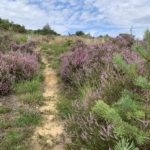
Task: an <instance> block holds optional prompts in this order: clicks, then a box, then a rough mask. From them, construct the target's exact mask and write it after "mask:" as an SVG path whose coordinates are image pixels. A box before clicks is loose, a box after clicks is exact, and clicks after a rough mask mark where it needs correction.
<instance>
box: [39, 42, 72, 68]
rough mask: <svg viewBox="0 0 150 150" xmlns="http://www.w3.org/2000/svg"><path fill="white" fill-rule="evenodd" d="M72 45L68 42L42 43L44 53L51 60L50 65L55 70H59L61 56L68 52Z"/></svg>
mask: <svg viewBox="0 0 150 150" xmlns="http://www.w3.org/2000/svg"><path fill="white" fill-rule="evenodd" d="M70 45H71V43H70V42H68V41H65V42H64V41H63V42H62V43H55V42H52V43H42V44H41V48H42V50H43V53H44V54H46V55H47V56H48V58H49V64H50V65H51V67H52V68H54V69H59V66H60V61H59V59H60V55H61V54H63V53H64V52H66V51H68V49H69V48H70Z"/></svg>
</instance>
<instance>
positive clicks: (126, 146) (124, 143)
mask: <svg viewBox="0 0 150 150" xmlns="http://www.w3.org/2000/svg"><path fill="white" fill-rule="evenodd" d="M114 150H139V149H138V148H136V147H135V145H134V143H133V142H131V143H130V142H129V140H128V139H124V138H123V139H121V140H120V141H119V142H118V143H117V144H116V146H115V148H114Z"/></svg>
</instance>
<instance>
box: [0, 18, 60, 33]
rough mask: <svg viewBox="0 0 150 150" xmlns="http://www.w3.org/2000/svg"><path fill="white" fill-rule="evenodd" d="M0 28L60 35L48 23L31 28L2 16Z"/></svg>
mask: <svg viewBox="0 0 150 150" xmlns="http://www.w3.org/2000/svg"><path fill="white" fill-rule="evenodd" d="M0 30H7V31H13V32H18V33H34V34H41V35H60V34H58V33H57V32H55V31H54V30H52V29H51V28H50V26H49V25H48V24H47V25H45V26H44V27H43V28H42V29H37V30H31V29H26V28H25V26H23V25H19V24H15V23H14V22H10V21H9V20H6V19H2V18H0Z"/></svg>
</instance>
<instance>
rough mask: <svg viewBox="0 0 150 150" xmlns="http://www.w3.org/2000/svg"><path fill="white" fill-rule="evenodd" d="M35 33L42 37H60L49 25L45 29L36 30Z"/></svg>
mask: <svg viewBox="0 0 150 150" xmlns="http://www.w3.org/2000/svg"><path fill="white" fill-rule="evenodd" d="M34 33H36V34H41V35H59V34H58V33H57V32H55V31H54V30H52V29H51V28H50V26H49V24H47V25H45V26H44V27H43V29H38V30H35V31H34Z"/></svg>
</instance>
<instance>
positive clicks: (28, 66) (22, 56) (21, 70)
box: [0, 51, 38, 95]
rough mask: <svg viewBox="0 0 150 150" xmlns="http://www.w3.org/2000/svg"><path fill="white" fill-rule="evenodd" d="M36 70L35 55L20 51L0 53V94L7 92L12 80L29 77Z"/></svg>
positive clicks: (36, 61) (16, 80) (9, 89)
mask: <svg viewBox="0 0 150 150" xmlns="http://www.w3.org/2000/svg"><path fill="white" fill-rule="evenodd" d="M37 72H38V59H37V57H36V55H34V54H28V53H21V52H20V51H16V52H8V53H7V54H4V53H0V95H6V94H8V93H9V92H10V91H11V87H12V84H13V83H14V82H18V81H20V80H27V79H31V78H32V77H33V76H34V75H35V74H36V73H37Z"/></svg>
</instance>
